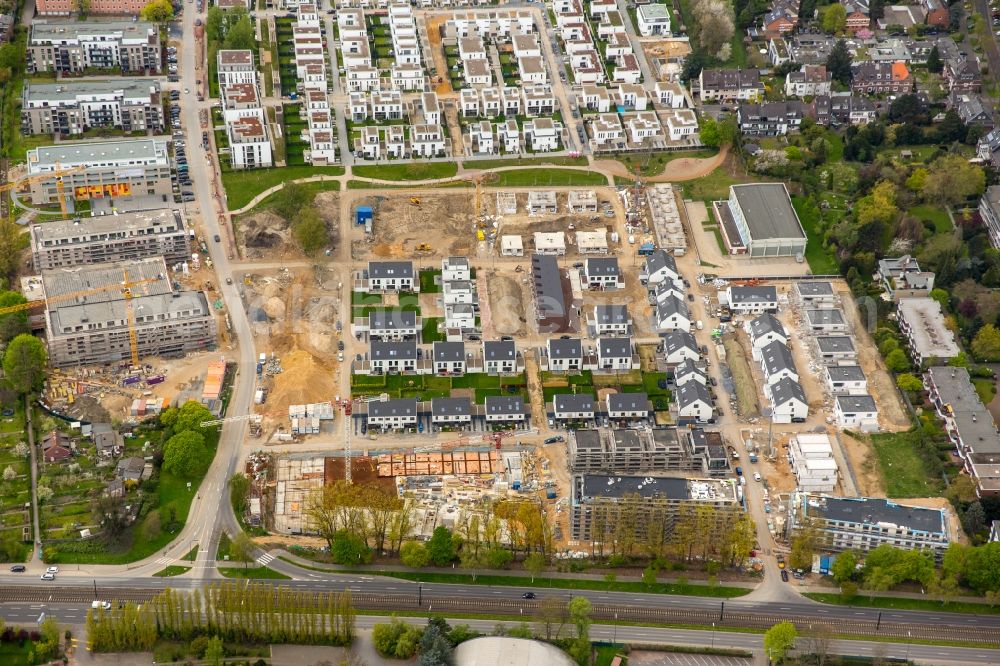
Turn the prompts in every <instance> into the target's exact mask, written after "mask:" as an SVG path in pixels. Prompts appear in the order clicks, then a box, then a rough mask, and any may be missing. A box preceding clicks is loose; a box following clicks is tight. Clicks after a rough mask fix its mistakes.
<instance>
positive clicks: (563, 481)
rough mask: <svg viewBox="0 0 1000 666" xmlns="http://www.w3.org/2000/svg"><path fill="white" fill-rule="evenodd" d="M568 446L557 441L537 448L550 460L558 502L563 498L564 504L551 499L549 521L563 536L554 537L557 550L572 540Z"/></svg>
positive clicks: (550, 470) (542, 456)
mask: <svg viewBox="0 0 1000 666" xmlns="http://www.w3.org/2000/svg"><path fill="white" fill-rule="evenodd" d="M567 446H568V444H567V443H566V442H556V443H555V444H548V445H546V446H541V447H539V448H537V449H536V451H537V452H538V453H539V454H540V456H539V457H540V458H544V459H545V460H547V461H548V470H549V472H550V473H551V477H550V478H551V479H552V481H554V482H555V484H556V487H555V490H556V497H557V498H558V499H557V503H558V502H559V501H560V500H563V501H562V504H552V503H551V501H550V502H549V521H550V522H551V523H552V525H553V528H554V529H555V528H556V527H558V530H557V532H558V534H559V535H560V536H561V538H560V539H553V547H554V548H555V549H556V550H563V549H565V548H567V547H568V546H569V542H570V531H569V501H568V499H567V498H569V496H570V484H571V483H572V481H571V479H570V475H569V458H568V450H567ZM559 508H561V510H559Z"/></svg>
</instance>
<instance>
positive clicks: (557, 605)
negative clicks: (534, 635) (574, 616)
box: [535, 596, 569, 641]
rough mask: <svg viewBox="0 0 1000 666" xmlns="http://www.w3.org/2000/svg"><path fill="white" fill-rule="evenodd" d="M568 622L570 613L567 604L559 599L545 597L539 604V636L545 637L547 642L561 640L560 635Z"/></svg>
mask: <svg viewBox="0 0 1000 666" xmlns="http://www.w3.org/2000/svg"><path fill="white" fill-rule="evenodd" d="M568 620H569V611H568V610H567V608H566V604H564V603H563V602H562V600H561V599H559V598H558V597H551V596H550V597H545V598H544V599H542V600H541V601H540V602H538V611H537V612H536V614H535V622H536V624H537V626H538V634H539V635H540V636H545V640H547V641H548V640H554V639H557V638H559V634H560V633H562V629H563V627H564V626H565V625H566V622H567V621H568Z"/></svg>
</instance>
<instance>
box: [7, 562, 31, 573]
mask: <svg viewBox="0 0 1000 666" xmlns="http://www.w3.org/2000/svg"><path fill="white" fill-rule="evenodd" d="M10 570H11V571H12V572H13V573H24V572H25V571H27V567H25V566H24V565H23V564H15V565H14V566H12V567H11V568H10Z"/></svg>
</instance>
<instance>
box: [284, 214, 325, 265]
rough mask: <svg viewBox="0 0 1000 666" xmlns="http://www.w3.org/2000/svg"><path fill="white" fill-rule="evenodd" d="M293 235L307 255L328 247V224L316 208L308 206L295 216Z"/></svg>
mask: <svg viewBox="0 0 1000 666" xmlns="http://www.w3.org/2000/svg"><path fill="white" fill-rule="evenodd" d="M292 235H293V236H295V242H296V243H298V244H299V247H300V248H301V249H302V251H303V252H304V253H306V254H314V253H316V252H319V251H320V250H322V249H323V248H324V247H326V245H327V243H328V242H329V235H328V234H327V231H326V222H324V221H323V218H322V217H320V215H319V212H318V211H317V210H316V207H315V206H306V207H305V208H303V209H302V210H300V211H299V213H298V215H296V216H295V222H294V223H293V224H292Z"/></svg>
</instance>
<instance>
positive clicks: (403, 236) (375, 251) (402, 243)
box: [351, 193, 476, 261]
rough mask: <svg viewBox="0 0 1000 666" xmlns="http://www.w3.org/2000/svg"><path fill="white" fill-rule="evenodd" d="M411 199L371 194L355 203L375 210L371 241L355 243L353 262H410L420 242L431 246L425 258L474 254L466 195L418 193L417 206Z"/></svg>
mask: <svg viewBox="0 0 1000 666" xmlns="http://www.w3.org/2000/svg"><path fill="white" fill-rule="evenodd" d="M411 196H412V195H409V194H386V195H384V196H383V195H373V196H371V197H366V198H364V199H362V200H359V201H358V202H357V203H358V205H369V206H372V208H374V209H375V223H374V225H373V235H372V238H371V239H370V242H369V241H355V242H354V244H353V246H352V248H351V258H352V259H355V260H362V261H365V260H369V259H404V258H405V259H410V258H412V257H414V255H415V254H416V252H417V246H418V245H420V244H421V243H426V244H428V245H430V247H431V249H430V251H428V252H425V253H423V254H422V255H421V256H424V257H447V256H451V255H470V254H472V253H473V245H474V243H475V240H476V236H475V231H474V229H473V227H474V224H473V223H474V220H473V217H474V215H475V212H474V210H473V206H472V205H471V202H470V197H469V195H468V194H467V193H456V194H445V193H440V194H438V193H427V194H421V195H420V196H419V197H418V199H419V201H420V204H419V205H415V204H413V203H411V202H410V198H411Z"/></svg>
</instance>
